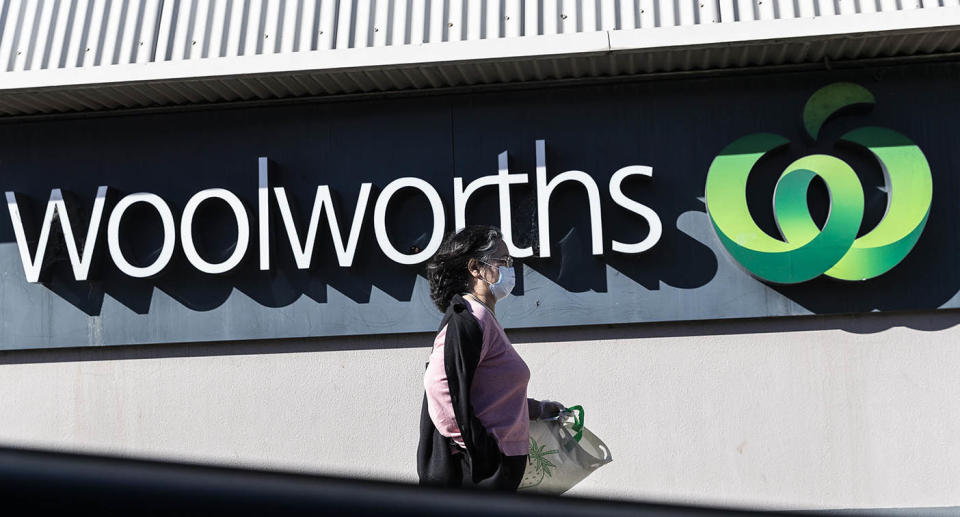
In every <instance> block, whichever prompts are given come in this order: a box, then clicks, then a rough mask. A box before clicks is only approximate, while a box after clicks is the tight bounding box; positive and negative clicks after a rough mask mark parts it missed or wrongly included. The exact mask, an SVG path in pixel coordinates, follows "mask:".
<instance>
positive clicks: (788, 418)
mask: <svg viewBox="0 0 960 517" xmlns="http://www.w3.org/2000/svg"><path fill="white" fill-rule="evenodd" d="M958 324H960V312H955V311H940V312H935V313H924V314H867V315H861V316H845V317H829V318H826V317H812V318H784V319H766V320H750V321H725V322H711V323H704V322H698V323H671V324H658V325H621V326H613V327H585V328H579V329H546V330H540V331H532V330H526V331H515V332H511V333H510V335H511V337H512V339H513V340H514V341H515V343H516V344H517V347H518V349H519V351H520V353H521V354H522V355H523V357H524V359H525V360H526V361H527V363H528V364H529V365H530V369H531V371H532V380H531V383H530V394H531V396H534V397H539V398H552V399H556V400H560V401H562V402H565V403H567V404H575V403H579V404H582V405H584V406H585V408H586V421H587V426H588V427H589V428H591V429H592V430H593V431H595V432H596V433H597V434H598V435H599V436H600V437H601V438H603V439H604V440H605V441H606V443H607V444H608V445H609V446H610V448H611V449H612V451H613V455H614V462H613V463H611V464H610V465H608V466H606V467H604V468H602V469H601V470H600V471H598V472H597V473H596V474H594V475H593V476H591V477H590V478H588V479H587V480H586V481H585V482H584V483H582V484H581V485H580V486H578V487H577V488H576V489H575V490H574V492H573V493H576V494H581V495H600V496H613V497H628V498H643V499H654V500H666V501H682V502H695V503H714V504H716V503H720V504H735V505H741V504H742V505H750V506H758V505H759V506H774V507H790V508H840V507H907V506H910V507H916V506H952V505H957V504H960V492H958V490H957V481H956V480H957V479H960V439H958V437H960V396H958V394H960V374H958V372H960V343H958V342H957V341H958V340H957V338H958V337H960V327H958V326H957V325H958ZM430 342H431V336H429V335H424V334H413V335H399V336H392V337H391V336H374V337H358V338H336V339H311V340H289V341H281V342H244V343H218V344H202V343H201V344H188V345H164V346H139V347H110V348H98V349H71V350H49V351H18V352H5V353H2V354H0V443H2V444H4V445H29V446H39V447H52V448H57V449H67V450H80V451H93V452H109V453H119V454H124V455H130V456H145V457H159V458H173V459H183V460H191V461H205V462H207V461H209V462H217V463H226V464H233V465H248V466H266V467H279V468H284V469H296V470H303V471H312V472H323V473H335V474H347V475H359V476H364V477H373V478H386V479H399V480H414V479H415V476H416V474H415V461H414V460H415V450H416V441H417V423H418V419H419V408H420V402H421V382H420V379H421V372H422V370H423V363H424V361H425V360H426V356H427V353H428V348H427V347H428V346H429V344H430Z"/></svg>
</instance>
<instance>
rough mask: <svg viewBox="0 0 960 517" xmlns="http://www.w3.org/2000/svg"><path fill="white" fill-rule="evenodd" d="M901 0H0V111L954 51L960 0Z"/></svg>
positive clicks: (959, 33)
mask: <svg viewBox="0 0 960 517" xmlns="http://www.w3.org/2000/svg"><path fill="white" fill-rule="evenodd" d="M913 1H916V0H909V2H913ZM909 2H907V1H901V0H895V1H890V0H716V1H714V2H710V1H709V0H699V1H686V0H683V1H681V0H432V1H431V0H341V1H334V0H322V1H321V0H274V1H270V0H259V1H258V0H72V1H67V0H0V70H6V71H2V72H0V114H2V115H5V116H8V117H9V116H17V115H30V114H40V113H64V112H82V111H101V110H117V109H128V108H144V107H156V106H181V105H192V104H210V103H221V102H233V101H244V100H245V101H249V100H266V99H284V98H298V97H317V96H334V95H343V94H355V93H369V92H395V91H409V90H423V89H437V88H447V87H456V86H475V85H491V84H513V83H522V82H530V81H543V80H556V79H575V78H589V77H613V76H626V75H637V74H658V73H671V72H679V71H706V70H723V69H742V68H751V67H762V66H771V65H785V64H803V63H812V62H820V61H823V60H825V59H826V60H831V61H835V62H838V61H848V60H859V59H867V58H878V57H904V56H931V55H934V56H936V55H945V54H950V53H954V52H957V51H958V50H960V0H936V2H931V1H930V0H925V3H918V4H917V5H915V6H908V5H907V4H908V3H909ZM948 3H952V4H953V5H947V4H948ZM934 4H935V5H934Z"/></svg>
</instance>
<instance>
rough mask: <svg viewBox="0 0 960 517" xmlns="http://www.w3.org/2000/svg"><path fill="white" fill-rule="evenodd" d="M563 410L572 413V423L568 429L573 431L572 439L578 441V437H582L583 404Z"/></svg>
mask: <svg viewBox="0 0 960 517" xmlns="http://www.w3.org/2000/svg"><path fill="white" fill-rule="evenodd" d="M563 410H564V411H566V412H569V413H573V425H572V426H570V429H572V430H573V432H574V433H575V434H574V435H573V440H574V441H576V442H579V441H580V438H582V437H583V406H570V407H568V408H564V409H563Z"/></svg>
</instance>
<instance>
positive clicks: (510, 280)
mask: <svg viewBox="0 0 960 517" xmlns="http://www.w3.org/2000/svg"><path fill="white" fill-rule="evenodd" d="M487 265H489V264H487ZM497 269H498V271H499V272H500V278H499V279H497V281H496V282H493V283H490V282H487V284H488V285H489V286H490V293H491V294H493V297H494V298H496V299H497V300H502V299H504V298H506V297H507V296H509V295H510V291H513V287H514V286H515V285H517V276H516V272H514V270H513V267H507V266H499V267H498V268H497ZM484 281H486V280H484Z"/></svg>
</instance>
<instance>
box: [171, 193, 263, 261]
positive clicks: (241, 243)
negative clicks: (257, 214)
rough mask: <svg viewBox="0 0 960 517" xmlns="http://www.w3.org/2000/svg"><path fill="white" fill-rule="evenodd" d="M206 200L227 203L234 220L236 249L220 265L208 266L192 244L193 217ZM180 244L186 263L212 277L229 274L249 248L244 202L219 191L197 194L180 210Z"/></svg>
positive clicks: (235, 196) (231, 194) (234, 195)
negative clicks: (181, 212) (235, 224)
mask: <svg viewBox="0 0 960 517" xmlns="http://www.w3.org/2000/svg"><path fill="white" fill-rule="evenodd" d="M208 199H221V200H223V201H226V203H227V204H228V205H230V208H231V209H232V210H233V216H234V217H235V218H236V220H237V245H236V246H234V248H233V253H231V254H230V256H229V257H227V259H226V260H224V261H223V262H220V263H211V262H207V261H206V260H204V259H203V257H201V256H200V254H199V253H197V246H196V243H194V242H193V216H194V215H196V213H197V208H199V207H200V203H203V202H204V201H206V200H208ZM180 243H181V245H182V246H183V254H184V255H186V256H187V260H188V261H189V262H190V263H191V264H193V267H195V268H197V269H199V270H200V271H202V272H204V273H210V274H212V275H217V274H220V273H226V272H228V271H232V270H233V269H234V268H236V267H237V266H239V265H240V261H241V260H243V256H244V255H246V253H247V246H248V245H249V244H250V220H249V219H248V218H247V209H246V208H244V206H243V202H242V201H240V198H238V197H237V195H236V194H234V193H233V192H230V191H229V190H225V189H222V188H211V189H207V190H201V191H200V192H197V193H196V194H194V195H193V197H191V198H190V200H189V201H187V204H186V206H184V207H183V215H182V216H181V217H180Z"/></svg>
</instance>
